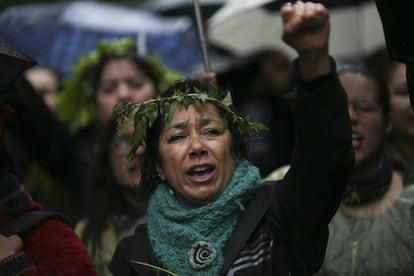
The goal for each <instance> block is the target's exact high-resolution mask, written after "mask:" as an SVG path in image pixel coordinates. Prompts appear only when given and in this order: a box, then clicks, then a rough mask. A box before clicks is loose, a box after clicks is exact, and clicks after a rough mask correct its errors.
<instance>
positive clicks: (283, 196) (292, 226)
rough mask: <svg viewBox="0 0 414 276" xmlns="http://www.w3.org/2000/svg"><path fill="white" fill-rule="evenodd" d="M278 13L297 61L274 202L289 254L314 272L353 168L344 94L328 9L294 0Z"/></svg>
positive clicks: (284, 34) (322, 253) (321, 256)
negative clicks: (291, 141) (290, 139)
mask: <svg viewBox="0 0 414 276" xmlns="http://www.w3.org/2000/svg"><path fill="white" fill-rule="evenodd" d="M281 14H282V18H283V22H284V32H283V40H284V41H285V42H286V43H287V44H289V45H290V46H291V47H293V48H294V49H296V51H297V52H298V55H299V58H298V59H297V60H296V61H295V62H294V65H293V67H294V71H295V78H296V83H297V93H298V102H297V116H296V118H297V121H296V128H295V148H294V151H293V155H292V159H291V160H292V161H291V167H290V170H289V172H288V174H287V175H286V177H285V178H284V180H283V182H282V185H280V190H279V193H278V202H279V209H280V210H282V213H281V216H282V220H283V221H284V222H285V223H284V225H286V228H285V229H284V233H285V235H286V236H285V238H286V239H287V242H288V243H289V248H291V249H292V252H291V253H292V254H293V255H294V256H295V257H296V261H297V262H302V263H304V262H307V264H303V267H306V269H309V270H310V271H314V270H315V269H318V266H320V265H321V262H322V261H323V255H324V250H325V246H326V241H327V238H328V230H327V229H328V223H329V221H330V220H331V218H332V216H333V215H334V214H335V212H336V210H337V208H338V205H339V202H340V200H341V197H342V194H343V191H344V188H345V185H346V183H347V180H348V176H349V173H350V171H351V169H352V166H353V150H352V141H351V124H350V120H349V115H348V108H347V99H346V94H345V91H344V90H343V88H342V86H341V84H340V82H339V80H338V78H337V75H336V73H335V70H336V68H335V62H334V61H333V59H332V58H330V56H329V54H328V50H329V47H328V41H329V31H330V30H329V14H328V11H327V10H326V9H325V8H324V7H323V6H322V5H320V4H314V3H310V2H306V3H303V2H301V1H298V2H296V3H295V4H294V5H291V6H289V5H285V6H284V7H283V8H282V10H281ZM307 272H309V271H307Z"/></svg>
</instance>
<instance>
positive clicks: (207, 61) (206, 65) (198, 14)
mask: <svg viewBox="0 0 414 276" xmlns="http://www.w3.org/2000/svg"><path fill="white" fill-rule="evenodd" d="M193 4H194V12H195V16H196V23H197V29H198V36H199V38H200V43H201V50H202V52H203V62H204V71H205V72H206V73H207V72H211V66H210V59H209V58H208V53H207V46H206V39H205V36H204V29H203V21H202V17H201V11H200V5H199V3H198V0H193Z"/></svg>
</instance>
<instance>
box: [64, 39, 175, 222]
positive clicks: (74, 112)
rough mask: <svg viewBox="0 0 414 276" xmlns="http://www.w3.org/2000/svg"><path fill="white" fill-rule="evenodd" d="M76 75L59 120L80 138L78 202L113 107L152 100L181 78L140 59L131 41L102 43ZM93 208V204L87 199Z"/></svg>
mask: <svg viewBox="0 0 414 276" xmlns="http://www.w3.org/2000/svg"><path fill="white" fill-rule="evenodd" d="M73 70H74V73H75V74H74V76H72V77H68V78H66V79H64V80H63V90H62V92H61V93H60V94H59V98H58V107H59V111H60V114H59V115H60V118H61V119H62V120H63V121H64V122H66V123H67V124H68V126H69V128H70V130H71V131H72V132H73V133H74V134H75V135H76V137H77V138H76V141H77V153H76V154H78V160H79V161H80V164H79V165H80V166H79V168H80V170H81V171H80V176H81V179H80V181H81V183H82V184H81V186H80V191H74V192H75V198H79V193H80V194H81V195H84V193H85V190H84V189H87V186H88V185H89V184H88V183H89V182H90V179H89V178H90V171H91V168H92V166H93V163H94V161H95V156H96V153H97V142H98V140H99V138H100V136H101V135H102V132H103V130H104V128H105V125H106V124H108V122H109V120H110V118H111V115H112V108H113V107H114V106H115V104H117V103H119V102H121V101H125V100H132V101H137V102H140V101H145V100H148V99H150V98H152V97H155V96H156V95H158V94H159V91H160V90H161V89H163V88H165V86H166V85H168V84H169V83H171V82H172V81H174V80H177V79H178V78H180V77H181V76H180V75H179V74H178V73H176V72H174V71H172V70H167V69H166V68H164V67H163V66H162V64H161V62H160V60H159V59H158V58H156V57H152V58H147V59H144V58H143V57H140V56H138V55H137V53H136V49H135V44H134V42H133V40H132V39H129V38H124V39H118V40H116V39H114V40H112V41H102V42H100V44H99V45H98V48H97V50H95V51H93V52H91V53H90V54H88V55H86V56H82V57H80V58H79V61H78V63H77V64H75V65H74V69H73ZM92 181H93V180H92ZM89 202H90V198H86V203H89ZM80 212H81V214H83V213H84V210H81V211H80ZM78 218H79V217H78Z"/></svg>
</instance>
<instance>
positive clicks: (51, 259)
mask: <svg viewBox="0 0 414 276" xmlns="http://www.w3.org/2000/svg"><path fill="white" fill-rule="evenodd" d="M23 242H24V248H23V250H24V251H25V252H26V254H27V255H28V256H29V258H30V259H31V260H32V261H33V263H34V264H35V265H36V269H33V270H31V271H28V272H27V273H25V274H24V275H97V274H96V272H95V270H94V267H93V264H92V261H91V259H90V257H89V255H88V252H87V251H86V249H85V246H84V244H83V243H82V241H81V239H80V238H79V237H78V236H77V234H76V233H75V232H74V231H73V230H72V228H70V227H69V226H68V225H66V224H64V223H63V222H61V221H58V220H48V221H45V222H43V223H41V224H39V226H38V227H37V228H36V229H35V230H33V231H32V232H30V233H28V234H27V235H26V236H25V237H23Z"/></svg>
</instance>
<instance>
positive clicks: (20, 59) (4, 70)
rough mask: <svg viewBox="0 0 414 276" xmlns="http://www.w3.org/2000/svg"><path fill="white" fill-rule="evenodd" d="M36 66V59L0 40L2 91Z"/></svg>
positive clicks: (0, 87) (0, 81)
mask: <svg viewBox="0 0 414 276" xmlns="http://www.w3.org/2000/svg"><path fill="white" fill-rule="evenodd" d="M35 64H36V61H35V60H34V59H32V58H31V57H29V56H27V55H25V54H24V53H22V52H21V51H19V50H17V49H16V48H14V47H13V46H11V45H9V44H7V43H6V42H4V41H2V40H0V71H1V76H0V90H2V89H3V88H4V87H5V86H6V85H7V84H9V83H10V82H11V81H12V80H14V79H15V78H17V77H18V76H19V75H20V74H21V73H22V72H23V71H24V70H26V69H28V68H29V67H31V66H33V65H35Z"/></svg>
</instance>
